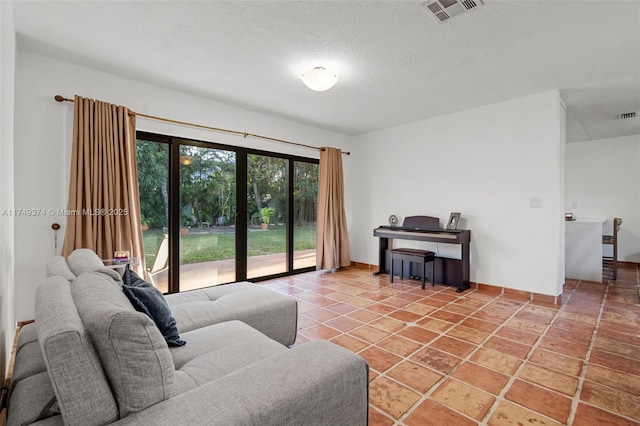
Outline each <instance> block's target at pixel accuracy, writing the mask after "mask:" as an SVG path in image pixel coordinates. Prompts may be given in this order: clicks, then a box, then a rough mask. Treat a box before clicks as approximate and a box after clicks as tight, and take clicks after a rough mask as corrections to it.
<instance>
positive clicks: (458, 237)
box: [373, 226, 471, 293]
mask: <svg viewBox="0 0 640 426" xmlns="http://www.w3.org/2000/svg"><path fill="white" fill-rule="evenodd" d="M373 236H374V237H378V238H379V244H378V271H377V272H375V273H374V275H379V274H383V273H387V274H388V273H389V269H390V268H389V266H388V262H387V260H389V255H388V253H387V252H388V250H389V249H390V248H392V245H393V240H394V239H402V240H413V241H429V242H435V243H445V244H458V245H460V246H461V254H462V256H461V259H451V258H446V257H436V276H435V277H432V278H433V279H434V282H437V283H443V284H447V285H453V286H456V287H457V289H456V292H458V293H460V292H462V291H464V290H466V289H468V288H469V287H470V285H469V275H470V274H469V272H470V266H469V246H470V244H471V231H469V230H468V229H455V230H450V229H427V228H414V227H401V226H379V227H378V228H376V229H374V230H373Z"/></svg>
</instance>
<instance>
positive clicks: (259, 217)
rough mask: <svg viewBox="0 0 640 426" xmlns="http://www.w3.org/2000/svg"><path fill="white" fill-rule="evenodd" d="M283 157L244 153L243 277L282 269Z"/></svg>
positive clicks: (284, 259)
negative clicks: (244, 226)
mask: <svg viewBox="0 0 640 426" xmlns="http://www.w3.org/2000/svg"><path fill="white" fill-rule="evenodd" d="M287 193H288V191H287V161H286V160H284V159H283V158H274V157H269V156H266V155H256V154H249V155H248V157H247V213H248V214H247V216H248V217H247V219H248V220H247V278H255V277H262V276H266V275H274V274H280V273H283V272H286V271H287V269H288V267H287V231H288V227H287V224H288V220H287V216H288V215H287Z"/></svg>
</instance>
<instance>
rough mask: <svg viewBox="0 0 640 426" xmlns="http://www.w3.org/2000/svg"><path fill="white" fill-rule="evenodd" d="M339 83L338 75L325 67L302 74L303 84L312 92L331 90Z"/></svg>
mask: <svg viewBox="0 0 640 426" xmlns="http://www.w3.org/2000/svg"><path fill="white" fill-rule="evenodd" d="M337 81H338V75H337V74H335V73H333V72H331V71H329V70H327V69H326V68H324V67H315V68H314V69H311V70H309V71H306V72H305V73H304V74H302V82H303V83H304V84H305V85H306V86H307V87H308V88H309V89H311V90H315V91H316V92H324V91H325V90H329V89H331V88H332V87H333V86H334V85H335V84H336V82H337Z"/></svg>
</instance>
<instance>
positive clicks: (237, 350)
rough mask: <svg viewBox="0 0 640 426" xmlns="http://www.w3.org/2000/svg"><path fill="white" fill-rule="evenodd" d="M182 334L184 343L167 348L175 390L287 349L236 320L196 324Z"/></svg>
mask: <svg viewBox="0 0 640 426" xmlns="http://www.w3.org/2000/svg"><path fill="white" fill-rule="evenodd" d="M185 336H187V338H188V339H189V344H188V345H187V346H184V347H176V348H171V349H170V351H171V356H172V357H173V362H174V365H175V368H176V373H175V374H176V393H183V392H185V391H188V390H190V389H192V388H194V387H197V386H201V385H203V384H205V383H208V382H210V381H212V380H215V379H217V378H219V377H222V376H225V375H227V374H230V373H232V372H234V371H236V370H239V369H242V368H244V367H246V366H247V365H250V364H253V363H254V362H257V361H259V360H261V359H264V358H267V357H269V356H272V355H276V354H279V353H282V352H286V351H288V349H287V347H286V346H283V345H281V344H280V343H278V342H276V341H275V340H272V339H269V338H268V337H267V336H265V335H264V334H262V333H260V332H259V331H257V330H256V329H254V328H251V327H249V326H248V325H246V324H245V323H242V322H240V321H228V322H223V323H219V324H214V325H210V326H208V327H203V328H199V329H197V330H192V331H188V332H186V333H185Z"/></svg>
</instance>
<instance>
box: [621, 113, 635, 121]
mask: <svg viewBox="0 0 640 426" xmlns="http://www.w3.org/2000/svg"><path fill="white" fill-rule="evenodd" d="M635 116H636V113H635V112H625V113H624V114H620V120H624V119H625V118H634V117H635Z"/></svg>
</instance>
